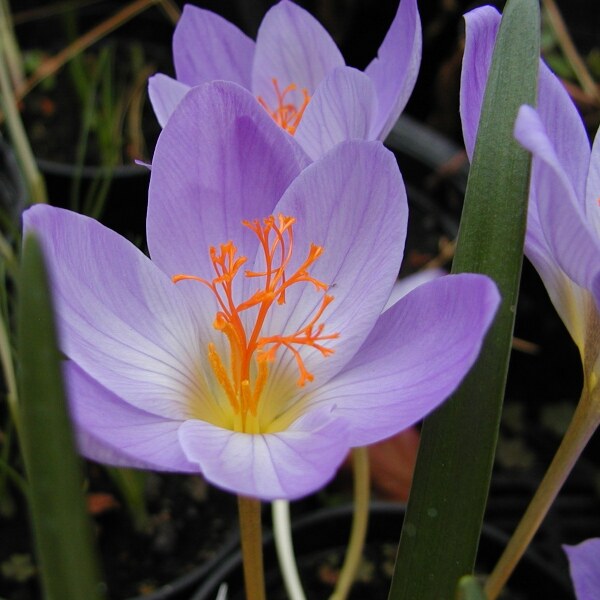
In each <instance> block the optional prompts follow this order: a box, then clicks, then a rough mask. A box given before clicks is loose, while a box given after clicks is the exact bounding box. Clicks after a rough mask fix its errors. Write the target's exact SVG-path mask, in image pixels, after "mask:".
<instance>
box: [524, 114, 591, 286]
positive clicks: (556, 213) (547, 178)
mask: <svg viewBox="0 0 600 600" xmlns="http://www.w3.org/2000/svg"><path fill="white" fill-rule="evenodd" d="M515 137H516V138H517V140H518V141H519V142H520V143H521V144H522V145H523V146H524V147H525V148H527V149H528V150H529V151H530V152H531V153H532V154H533V157H534V161H533V168H532V185H533V186H534V189H535V194H536V196H537V197H538V198H539V200H538V202H537V211H538V217H539V220H540V226H541V229H542V231H543V233H544V236H545V238H546V242H547V243H548V246H549V248H550V250H551V252H552V255H553V256H554V258H555V260H556V262H557V263H558V264H559V265H560V267H561V268H562V269H563V271H565V273H566V274H567V275H568V276H569V277H570V278H571V279H573V281H575V282H576V283H577V284H578V285H580V286H582V287H585V288H588V289H589V288H590V286H591V284H592V281H593V278H594V276H595V275H596V273H597V272H598V270H599V264H600V261H599V259H600V242H599V241H598V239H597V238H596V237H595V236H594V234H593V231H592V229H591V228H590V227H589V226H588V224H587V223H586V221H585V215H584V213H583V208H582V206H581V204H580V203H579V202H578V200H577V198H576V196H575V193H574V191H573V188H572V187H571V185H570V181H569V178H568V177H567V175H566V173H565V171H564V169H563V168H562V165H561V164H560V162H559V160H558V158H557V156H556V153H555V152H554V148H553V147H552V144H551V142H550V140H549V139H548V136H547V135H546V130H545V128H544V126H543V124H542V122H541V120H540V118H539V115H538V114H537V113H536V111H535V110H534V109H533V108H531V107H529V106H522V107H521V108H520V110H519V113H518V116H517V121H516V123H515Z"/></svg>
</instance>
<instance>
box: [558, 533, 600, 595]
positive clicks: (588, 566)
mask: <svg viewBox="0 0 600 600" xmlns="http://www.w3.org/2000/svg"><path fill="white" fill-rule="evenodd" d="M563 549H564V551H565V552H566V554H567V557H568V559H569V569H570V571H571V579H572V580H573V586H574V587H575V595H576V596H577V600H596V598H598V596H599V595H600V538H593V539H590V540H586V541H585V542H581V544H578V545H577V546H566V545H565V546H563Z"/></svg>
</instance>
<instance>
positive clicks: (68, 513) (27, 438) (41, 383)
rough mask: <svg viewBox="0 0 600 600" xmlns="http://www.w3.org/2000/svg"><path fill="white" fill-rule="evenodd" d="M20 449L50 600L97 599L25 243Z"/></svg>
mask: <svg viewBox="0 0 600 600" xmlns="http://www.w3.org/2000/svg"><path fill="white" fill-rule="evenodd" d="M17 327H18V356H19V363H20V367H21V369H20V373H19V383H20V392H21V395H20V398H21V417H22V428H23V433H22V441H21V443H22V448H23V454H24V458H25V465H26V469H27V475H28V480H29V488H30V511H31V516H32V520H33V530H34V535H35V543H36V550H37V556H38V560H39V562H40V565H41V570H42V583H43V587H44V591H45V596H44V597H45V598H47V599H48V600H82V599H83V598H85V599H89V600H99V599H100V598H102V597H103V595H102V593H101V587H100V584H99V577H98V569H97V566H96V561H95V556H94V552H93V543H92V535H91V527H90V523H89V519H88V515H87V513H86V509H85V503H84V498H83V479H82V476H81V466H80V461H79V458H78V456H77V453H76V450H75V444H74V440H73V434H72V431H71V425H70V422H69V417H68V413H67V407H66V401H65V394H64V389H63V382H62V374H61V362H62V357H61V354H60V351H59V349H58V347H57V344H56V328H55V324H54V317H53V311H52V298H51V295H50V290H49V286H48V279H47V275H46V270H45V267H44V261H43V256H42V252H41V249H40V246H39V244H38V242H37V240H36V239H35V238H34V237H33V236H28V237H27V238H26V240H25V244H24V250H23V263H22V269H21V276H20V281H19V305H18V312H17Z"/></svg>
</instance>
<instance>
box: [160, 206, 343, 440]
mask: <svg viewBox="0 0 600 600" xmlns="http://www.w3.org/2000/svg"><path fill="white" fill-rule="evenodd" d="M294 223H295V219H294V218H293V217H286V216H284V215H278V216H277V219H275V217H274V216H269V217H267V218H265V219H263V220H262V222H261V221H259V220H258V219H255V220H253V221H243V225H244V226H245V227H248V228H249V229H250V230H251V231H253V232H254V233H255V235H256V237H257V238H258V241H259V248H260V249H261V250H262V252H263V255H264V263H265V268H264V271H250V270H246V271H245V276H246V277H248V278H263V286H262V288H261V289H259V290H258V291H256V292H254V293H253V294H252V295H251V296H250V297H249V298H247V299H246V300H243V301H242V302H239V303H237V304H236V302H235V300H234V293H233V281H234V279H235V276H236V275H237V274H238V273H239V271H240V269H241V267H242V265H243V264H245V263H246V261H247V259H246V257H244V256H236V254H237V249H236V247H235V246H234V245H233V242H231V241H229V242H227V243H225V244H221V245H220V247H219V251H217V249H216V248H215V247H211V248H210V249H209V255H210V258H211V261H212V263H213V269H214V273H215V277H214V278H213V280H212V281H209V280H207V279H203V278H201V277H196V276H194V275H183V274H178V275H174V276H173V277H172V280H173V282H174V283H178V282H180V281H185V280H191V281H197V282H199V283H202V284H204V285H205V286H207V287H208V288H209V289H210V290H211V291H212V292H213V294H214V295H215V297H216V299H217V302H218V305H219V310H218V311H217V314H216V316H215V321H214V327H215V329H216V330H217V331H220V332H221V333H223V334H224V335H225V336H226V338H227V341H228V343H229V349H230V356H229V369H226V368H225V365H224V363H223V361H222V359H221V357H220V356H219V354H218V352H217V351H216V348H215V345H214V344H212V343H211V344H209V346H208V358H209V362H210V365H211V368H212V370H213V372H214V374H215V377H216V379H217V381H218V382H219V384H220V385H221V387H222V388H223V390H224V391H225V394H226V396H227V398H228V400H229V402H230V405H231V407H232V409H233V411H234V413H235V414H236V415H239V416H240V417H241V420H239V421H237V422H238V423H241V427H242V430H243V431H246V430H247V427H248V428H250V429H251V430H252V431H254V430H255V428H256V427H257V423H258V421H257V416H258V409H259V404H260V397H261V394H262V392H263V390H264V388H265V386H266V382H267V378H268V374H269V367H268V363H269V362H272V361H274V360H275V358H276V355H277V351H278V350H279V349H280V348H284V349H287V350H289V351H290V352H291V353H292V355H293V356H294V359H295V361H296V365H297V368H298V372H299V378H298V380H297V384H298V386H300V387H303V386H304V385H306V383H307V382H310V381H313V380H314V376H313V374H312V373H310V372H309V371H308V369H307V368H306V366H305V364H304V361H303V359H302V355H301V352H300V348H301V347H302V346H309V347H311V348H314V349H315V350H317V351H318V352H320V353H321V355H322V356H323V357H327V356H330V355H331V354H333V352H334V350H333V349H331V348H328V347H326V346H324V345H323V342H325V341H328V340H334V339H337V338H338V337H339V333H331V334H324V333H323V331H324V328H325V325H324V324H323V323H319V324H318V323H317V322H318V321H319V319H321V317H322V315H323V313H324V311H325V309H326V308H327V307H328V306H329V304H331V302H332V301H333V299H334V298H333V296H330V295H328V294H325V295H324V296H323V299H322V301H321V304H320V306H319V308H318V309H317V311H316V313H315V314H314V316H313V317H312V318H311V319H310V321H309V322H308V323H307V324H306V325H305V326H304V327H302V328H301V329H299V330H297V331H294V332H292V333H288V334H280V335H271V336H263V335H261V332H262V328H263V326H264V324H265V322H266V319H267V316H268V314H269V311H270V310H271V309H274V307H275V306H278V305H282V304H285V294H286V291H287V289H288V288H290V287H291V286H292V285H295V284H297V283H301V282H304V283H309V284H311V285H313V286H314V288H315V290H316V291H322V292H326V291H327V289H328V287H329V286H328V285H327V284H326V283H324V282H322V281H320V280H318V279H316V278H315V277H313V276H312V275H310V273H309V268H310V267H311V266H312V264H313V263H314V262H315V261H316V260H317V259H318V258H319V257H320V256H321V255H322V254H323V248H322V247H321V246H317V245H316V244H311V245H310V249H309V252H308V256H307V257H306V259H305V260H304V261H303V262H302V264H301V265H300V267H299V268H298V269H297V270H296V271H295V272H294V273H292V274H291V275H289V274H288V273H287V271H286V269H287V268H288V266H289V264H290V262H291V260H292V254H293V245H294V235H293V225H294ZM254 307H256V309H257V310H256V313H255V316H254V322H253V323H250V325H251V326H250V327H248V329H246V325H247V324H246V323H245V322H244V319H242V316H241V315H242V313H243V312H244V311H247V310H249V309H250V308H254ZM253 365H254V368H253Z"/></svg>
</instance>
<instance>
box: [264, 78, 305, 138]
mask: <svg viewBox="0 0 600 600" xmlns="http://www.w3.org/2000/svg"><path fill="white" fill-rule="evenodd" d="M272 82H273V87H274V88H275V96H276V97H277V108H275V109H274V110H273V109H271V108H270V107H269V105H268V104H267V103H266V102H265V100H264V99H263V97H262V96H257V100H258V101H259V103H260V105H261V106H262V107H263V108H264V109H265V110H266V111H267V113H269V115H270V116H271V118H272V119H273V121H275V123H277V125H279V126H280V127H282V128H283V129H285V130H286V131H287V132H288V133H290V134H291V135H294V133H296V129H297V127H298V125H300V121H301V120H302V116H303V115H304V111H305V110H306V107H307V106H308V103H309V102H310V94H309V93H308V90H307V89H306V88H303V89H302V104H300V107H297V106H296V105H295V104H294V103H293V102H286V99H285V97H286V96H287V95H288V94H289V93H290V92H293V91H295V90H296V89H297V86H296V84H295V83H290V85H288V86H287V87H286V88H285V89H284V90H283V91H281V90H280V89H279V82H278V81H277V78H276V77H273V79H272Z"/></svg>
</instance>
